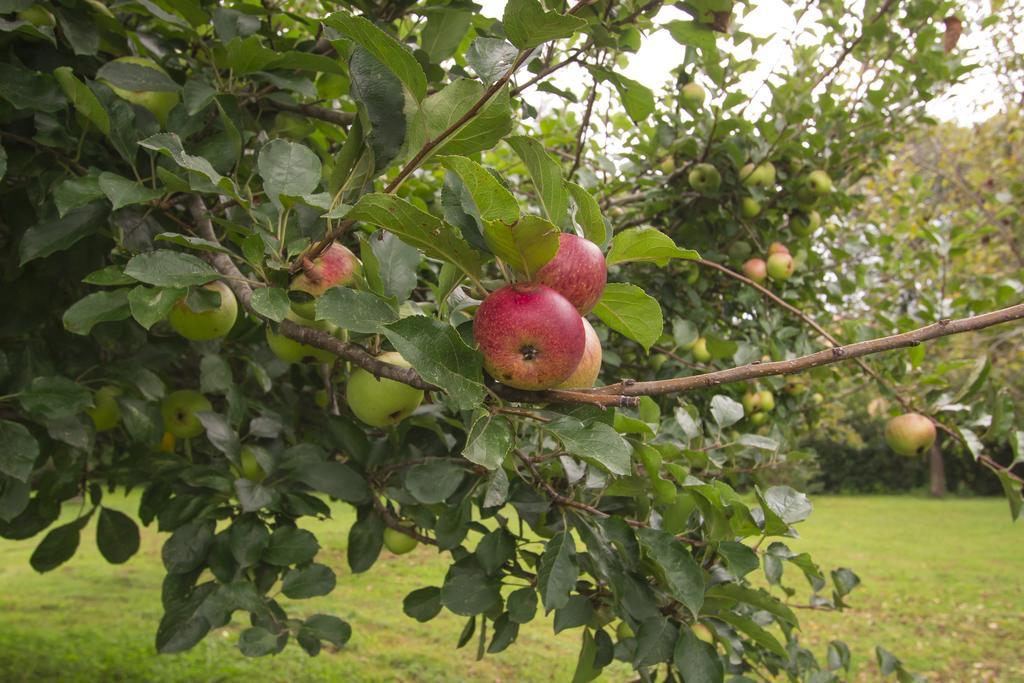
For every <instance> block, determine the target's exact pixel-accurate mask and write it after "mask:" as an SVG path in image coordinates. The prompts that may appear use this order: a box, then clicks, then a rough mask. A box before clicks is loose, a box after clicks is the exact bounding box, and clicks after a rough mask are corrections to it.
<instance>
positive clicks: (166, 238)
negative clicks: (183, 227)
mask: <svg viewBox="0 0 1024 683" xmlns="http://www.w3.org/2000/svg"><path fill="white" fill-rule="evenodd" d="M153 239H154V240H159V241H160V242H169V243H170V244H176V245H178V246H179V247H185V248H186V249H194V250H196V251H205V252H211V253H215V254H229V255H233V252H232V251H231V250H230V249H228V248H227V247H224V246H222V245H220V244H218V243H217V242H212V241H210V240H206V239H203V238H202V237H196V236H195V235H182V234H181V233H180V232H162V233H160V234H159V235H157V236H156V237H154V238H153Z"/></svg>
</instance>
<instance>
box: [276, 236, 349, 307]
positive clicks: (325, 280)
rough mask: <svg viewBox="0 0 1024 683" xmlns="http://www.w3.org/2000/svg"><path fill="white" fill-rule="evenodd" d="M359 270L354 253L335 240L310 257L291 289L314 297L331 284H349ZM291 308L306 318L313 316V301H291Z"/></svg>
mask: <svg viewBox="0 0 1024 683" xmlns="http://www.w3.org/2000/svg"><path fill="white" fill-rule="evenodd" d="M361 269H362V264H361V263H360V262H359V259H358V258H356V255H355V254H353V253H352V252H351V251H349V249H348V248H347V247H345V246H342V245H341V244H338V243H337V242H335V243H333V244H332V245H331V246H329V247H327V249H326V250H325V251H324V252H323V253H322V254H320V256H317V257H316V258H315V259H313V260H312V261H311V262H310V263H309V264H308V265H307V266H306V267H305V268H304V269H303V272H302V273H300V274H299V275H298V276H297V277H296V278H295V279H294V280H292V284H291V287H290V289H292V290H294V291H299V292H306V293H307V294H310V295H312V296H313V298H314V299H316V298H317V297H319V296H320V295H321V294H323V293H324V292H326V291H327V290H328V289H330V288H331V287H336V286H338V285H347V284H351V283H352V281H353V280H355V278H356V276H357V275H358V274H359V272H360V270H361ZM292 310H294V311H295V312H296V313H298V314H299V315H301V316H302V317H303V318H308V319H309V320H315V319H316V301H315V300H313V301H305V302H302V303H293V304H292Z"/></svg>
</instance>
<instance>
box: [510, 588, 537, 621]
mask: <svg viewBox="0 0 1024 683" xmlns="http://www.w3.org/2000/svg"><path fill="white" fill-rule="evenodd" d="M505 604H506V607H507V608H508V616H509V619H511V620H512V621H514V622H516V623H517V624H527V623H529V622H531V621H533V618H534V617H535V616H536V615H537V591H536V590H534V589H533V588H532V587H531V586H527V587H526V588H519V589H518V590H514V591H512V592H511V593H509V596H508V601H507V602H506V603H505Z"/></svg>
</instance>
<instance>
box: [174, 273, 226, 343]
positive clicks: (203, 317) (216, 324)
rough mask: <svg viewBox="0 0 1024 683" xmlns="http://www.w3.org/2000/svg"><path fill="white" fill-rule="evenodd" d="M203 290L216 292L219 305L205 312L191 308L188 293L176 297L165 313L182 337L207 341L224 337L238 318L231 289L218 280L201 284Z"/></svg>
mask: <svg viewBox="0 0 1024 683" xmlns="http://www.w3.org/2000/svg"><path fill="white" fill-rule="evenodd" d="M203 289H205V290H208V291H211V292H217V293H218V294H219V295H220V305H218V306H217V308H211V309H208V310H205V311H193V310H192V309H191V308H189V305H188V296H187V295H186V296H183V297H181V298H180V299H178V301H177V303H175V304H174V306H173V307H172V308H171V312H170V313H169V314H168V316H167V321H168V322H169V323H170V324H171V328H172V329H174V331H175V332H177V333H178V334H180V335H181V336H182V337H184V338H185V339H189V340H191V341H209V340H211V339H220V338H221V337H226V336H227V334H228V332H230V331H231V328H232V327H234V325H235V320H236V319H237V318H238V300H237V299H235V295H234V293H233V292H232V291H231V288H230V287H228V286H227V285H226V284H224V283H223V282H221V281H220V280H216V281H214V282H211V283H209V284H206V285H203Z"/></svg>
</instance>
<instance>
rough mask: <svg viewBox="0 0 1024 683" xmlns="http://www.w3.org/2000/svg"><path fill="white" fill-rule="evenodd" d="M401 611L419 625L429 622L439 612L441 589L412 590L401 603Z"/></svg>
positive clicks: (431, 587)
mask: <svg viewBox="0 0 1024 683" xmlns="http://www.w3.org/2000/svg"><path fill="white" fill-rule="evenodd" d="M402 611H403V612H405V614H406V616H408V617H411V618H413V619H415V620H416V621H418V622H420V623H421V624H422V623H424V622H427V621H430V620H431V619H433V618H434V617H436V616H437V615H438V614H439V613H440V612H441V589H440V588H438V587H436V586H428V587H426V588H418V589H416V590H414V591H413V592H412V593H409V594H408V595H407V596H405V600H403V601H402Z"/></svg>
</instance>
